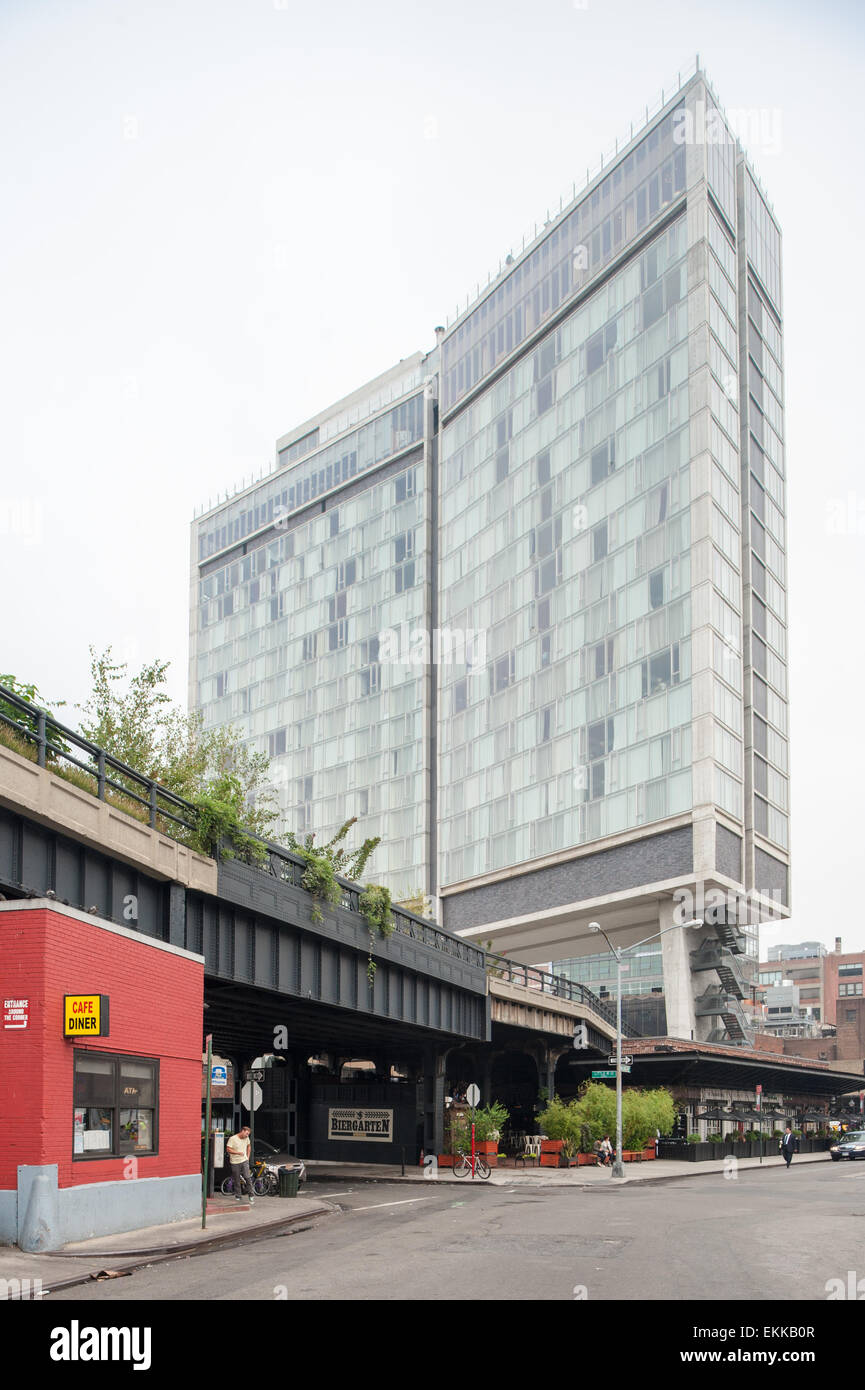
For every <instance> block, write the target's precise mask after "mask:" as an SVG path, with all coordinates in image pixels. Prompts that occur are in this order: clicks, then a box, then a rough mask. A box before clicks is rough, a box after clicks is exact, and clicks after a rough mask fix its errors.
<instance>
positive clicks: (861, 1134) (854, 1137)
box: [841, 1129, 865, 1144]
mask: <svg viewBox="0 0 865 1390" xmlns="http://www.w3.org/2000/svg"><path fill="white" fill-rule="evenodd" d="M841 1143H842V1144H865V1129H857V1130H856V1132H855V1133H854V1134H845V1135H844V1136H843V1137H842V1139H841Z"/></svg>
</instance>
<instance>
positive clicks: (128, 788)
mask: <svg viewBox="0 0 865 1390" xmlns="http://www.w3.org/2000/svg"><path fill="white" fill-rule="evenodd" d="M0 702H2V703H3V704H5V705H7V706H9V707H11V708H12V709H14V710H16V711H17V712H18V713H20V714H21V716H22V718H21V719H16V718H14V717H13V716H12V715H10V714H8V713H6V712H5V711H4V710H3V708H2V706H0V726H3V727H7V728H10V729H12V730H14V732H15V733H16V734H17V735H18V737H19V738H21V739H23V740H24V741H25V742H26V743H27V745H28V746H29V745H32V746H33V747H35V749H36V762H37V765H38V766H39V767H43V768H46V769H47V771H49V772H53V773H55V774H56V775H58V776H61V777H62V776H63V773H64V768H65V767H66V765H67V764H68V765H70V766H72V767H75V768H77V769H78V771H79V772H81V773H83V774H85V777H86V778H88V779H92V785H91V786H87V785H86V784H85V786H84V787H81V783H80V781H78V780H76V781H75V783H74V785H76V786H79V787H80V788H81V790H84V791H88V792H90V794H91V795H93V796H96V797H97V798H98V800H99V801H105V800H106V799H108V798H109V797H110V796H111V795H112V794H113V796H114V797H116V798H120V799H122V800H123V801H128V802H132V803H133V806H134V807H141V808H142V810H143V811H144V812H145V813H146V816H145V815H139V816H137V819H139V820H142V821H144V820H146V823H147V824H148V825H149V826H150V828H151V829H154V830H159V831H161V832H162V833H163V834H167V835H168V836H170V837H171V838H172V839H175V840H178V842H179V843H181V844H187V847H189V841H190V840H191V841H192V842H193V847H194V844H195V840H196V837H197V834H198V826H199V820H198V808H197V807H196V806H194V805H193V804H192V802H191V801H186V800H184V798H183V797H182V796H177V795H176V794H175V793H174V792H171V791H169V790H168V788H167V787H163V786H162V785H161V784H160V783H159V782H155V781H154V780H153V778H151V777H144V776H142V774H141V773H140V772H136V771H135V769H134V768H131V767H129V766H128V764H127V763H124V762H121V760H120V759H119V758H115V757H113V756H112V754H110V753H106V752H105V750H104V749H103V748H99V747H97V745H96V744H94V743H91V742H90V741H89V739H86V738H84V737H83V736H82V735H81V734H79V733H76V732H75V730H74V729H70V728H69V727H68V726H67V725H65V724H61V723H60V721H59V720H58V719H55V718H54V716H53V715H51V714H49V713H48V711H47V710H44V709H40V708H39V706H38V705H34V704H31V702H30V701H29V700H25V699H23V697H22V696H20V695H16V694H15V693H14V691H12V690H9V689H8V688H7V687H6V686H4V685H0ZM70 748H74V749H76V750H77V751H79V752H81V753H84V754H86V755H87V761H84V760H82V759H81V758H77V757H75V755H74V753H72V752H70ZM111 774H116V775H113V776H112V775H111ZM119 779H122V780H119ZM118 809H120V810H125V811H127V813H131V814H135V812H134V810H133V811H131V812H130V810H129V808H128V807H126V806H123V805H122V804H121V805H120V806H119V807H118ZM245 834H246V835H247V836H248V838H249V839H250V840H252V841H255V842H256V843H257V844H259V845H260V846H261V847H262V849H263V859H261V860H259V859H257V858H255V856H253V855H252V854H248V855H245V854H244V853H243V851H242V850H241V851H238V850H236V849H235V850H234V851H233V853H234V854H235V855H237V857H239V858H240V859H242V860H243V861H244V862H246V863H249V864H250V865H251V866H252V867H254V868H258V869H260V870H261V872H263V873H265V874H268V875H269V876H270V877H271V878H276V879H279V880H280V882H282V883H289V884H291V885H292V886H293V887H295V888H300V889H302V890H303V891H304V892H305V891H306V889H304V886H303V881H302V880H303V874H304V871H305V869H306V864H305V862H304V860H303V858H302V856H301V855H299V854H296V853H294V851H292V850H289V849H285V848H284V847H283V846H282V845H277V844H275V843H274V842H273V841H272V840H267V839H265V838H263V837H262V836H260V835H254V834H252V833H251V832H249V831H246V832H245ZM337 882H338V883H339V885H340V888H341V889H342V901H341V906H342V907H343V908H345V909H346V910H347V911H348V912H355V913H357V914H358V915H359V916H362V915H363V914H362V913H361V909H360V895H361V893H362V892H363V889H362V888H360V887H358V885H357V884H356V883H351V882H349V880H348V879H344V878H342V877H340V876H339V875H337ZM391 910H392V912H393V917H394V931H395V932H397V933H399V935H401V936H406V937H408V938H410V939H411V940H412V941H418V942H421V943H422V944H423V945H425V946H429V947H430V948H431V949H432V950H434V951H441V952H442V954H443V955H448V956H453V958H454V959H455V960H459V961H462V962H463V964H465V965H471V966H473V967H474V968H476V969H479V970H483V969H484V967H485V966H486V968H487V970H488V973H489V974H490V975H491V976H493V977H500V978H506V979H510V980H512V981H513V982H514V983H516V984H524V985H527V986H528V988H529V989H537V990H539V991H540V992H541V993H543V994H549V995H553V996H555V997H556V998H559V999H569V1000H571V1001H572V1002H574V1003H579V1004H585V1005H587V1006H588V1007H589V1008H591V1009H593V1010H594V1012H595V1013H596V1014H598V1015H599V1017H601V1018H603V1019H606V1020H607V1022H609V1023H612V1024H613V1026H615V1022H616V1013H615V1009H612V1008H610V1007H609V1005H606V1004H603V1003H602V1002H601V1000H600V999H598V997H597V996H596V995H594V994H592V992H591V990H589V989H586V987H585V985H581V984H578V983H576V982H575V981H573V980H569V979H567V978H566V977H565V976H564V975H551V974H549V973H548V972H547V971H545V970H537V969H535V968H534V967H532V966H524V965H516V964H514V962H513V961H509V960H506V959H505V957H504V956H497V955H492V954H490V953H489V952H487V951H485V950H484V949H483V948H482V947H479V946H474V945H472V944H471V942H468V941H464V940H463V939H462V938H461V937H459V936H454V935H452V934H451V933H450V932H447V931H445V930H444V929H443V928H442V927H438V926H436V925H435V924H434V923H432V922H428V921H426V920H425V919H424V918H423V917H418V916H417V915H416V914H415V913H413V912H409V911H408V909H407V908H403V907H393V908H392V909H391ZM622 1032H623V1034H624V1035H625V1036H626V1037H638V1036H639V1034H637V1033H636V1031H635V1030H633V1029H629V1028H625V1027H624V1026H623V1028H622Z"/></svg>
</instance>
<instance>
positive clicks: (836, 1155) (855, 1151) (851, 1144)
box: [829, 1129, 865, 1162]
mask: <svg viewBox="0 0 865 1390" xmlns="http://www.w3.org/2000/svg"><path fill="white" fill-rule="evenodd" d="M829 1152H830V1154H831V1155H832V1160H833V1162H837V1161H838V1160H839V1159H841V1158H865V1129H854V1130H853V1131H852V1132H851V1133H850V1134H845V1135H844V1138H843V1139H841V1140H839V1142H838V1143H837V1144H833V1145H832V1147H831V1148H830V1150H829Z"/></svg>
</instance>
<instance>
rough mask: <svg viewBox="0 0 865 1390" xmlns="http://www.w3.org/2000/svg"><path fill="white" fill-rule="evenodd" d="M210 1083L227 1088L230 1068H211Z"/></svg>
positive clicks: (216, 1065)
mask: <svg viewBox="0 0 865 1390" xmlns="http://www.w3.org/2000/svg"><path fill="white" fill-rule="evenodd" d="M210 1083H211V1085H212V1086H227V1085H228V1067H226V1066H220V1065H219V1064H214V1065H213V1066H212V1067H211V1068H210Z"/></svg>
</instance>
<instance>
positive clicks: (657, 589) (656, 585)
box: [649, 569, 664, 608]
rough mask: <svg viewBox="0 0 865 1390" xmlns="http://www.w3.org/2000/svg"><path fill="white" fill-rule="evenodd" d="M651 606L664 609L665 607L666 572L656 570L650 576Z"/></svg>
mask: <svg viewBox="0 0 865 1390" xmlns="http://www.w3.org/2000/svg"><path fill="white" fill-rule="evenodd" d="M649 606H650V607H651V608H663V606H664V571H663V570H662V569H660V570H655V572H654V574H650V575H649Z"/></svg>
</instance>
